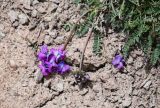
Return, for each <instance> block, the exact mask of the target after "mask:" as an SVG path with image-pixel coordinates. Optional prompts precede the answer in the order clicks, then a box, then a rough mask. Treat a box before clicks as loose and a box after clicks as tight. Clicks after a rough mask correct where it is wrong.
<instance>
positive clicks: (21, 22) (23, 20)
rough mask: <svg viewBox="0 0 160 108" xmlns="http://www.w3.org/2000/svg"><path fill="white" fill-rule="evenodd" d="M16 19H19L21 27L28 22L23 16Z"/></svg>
mask: <svg viewBox="0 0 160 108" xmlns="http://www.w3.org/2000/svg"><path fill="white" fill-rule="evenodd" d="M18 18H19V22H20V24H22V25H25V24H27V23H28V21H29V20H28V18H27V16H26V15H25V14H20V15H18Z"/></svg>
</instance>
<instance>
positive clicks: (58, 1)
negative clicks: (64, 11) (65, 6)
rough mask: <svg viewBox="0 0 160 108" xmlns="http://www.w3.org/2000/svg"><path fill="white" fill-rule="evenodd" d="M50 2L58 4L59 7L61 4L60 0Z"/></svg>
mask: <svg viewBox="0 0 160 108" xmlns="http://www.w3.org/2000/svg"><path fill="white" fill-rule="evenodd" d="M50 1H51V2H53V3H55V4H57V5H58V4H59V3H60V2H61V1H60V0H50Z"/></svg>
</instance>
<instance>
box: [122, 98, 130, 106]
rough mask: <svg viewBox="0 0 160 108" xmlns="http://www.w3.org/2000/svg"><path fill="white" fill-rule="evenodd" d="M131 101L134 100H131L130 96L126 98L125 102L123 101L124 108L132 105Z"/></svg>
mask: <svg viewBox="0 0 160 108" xmlns="http://www.w3.org/2000/svg"><path fill="white" fill-rule="evenodd" d="M131 100H132V99H131V97H130V96H125V100H123V101H122V106H123V108H128V107H129V106H130V105H131V103H132V101H131Z"/></svg>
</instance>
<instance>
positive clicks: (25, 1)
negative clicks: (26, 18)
mask: <svg viewBox="0 0 160 108" xmlns="http://www.w3.org/2000/svg"><path fill="white" fill-rule="evenodd" d="M31 3H32V0H22V4H23V6H24V8H26V9H30V8H31V7H30V5H31Z"/></svg>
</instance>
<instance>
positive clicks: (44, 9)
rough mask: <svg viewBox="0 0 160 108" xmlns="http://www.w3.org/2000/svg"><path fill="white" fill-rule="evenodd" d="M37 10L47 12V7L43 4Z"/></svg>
mask: <svg viewBox="0 0 160 108" xmlns="http://www.w3.org/2000/svg"><path fill="white" fill-rule="evenodd" d="M37 10H38V12H40V13H42V14H43V13H45V12H46V8H45V7H42V6H40V7H39V8H38V9H37Z"/></svg>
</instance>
